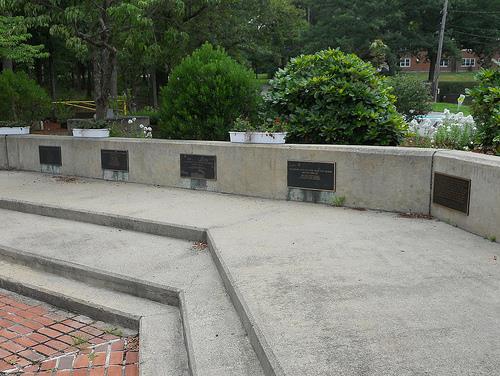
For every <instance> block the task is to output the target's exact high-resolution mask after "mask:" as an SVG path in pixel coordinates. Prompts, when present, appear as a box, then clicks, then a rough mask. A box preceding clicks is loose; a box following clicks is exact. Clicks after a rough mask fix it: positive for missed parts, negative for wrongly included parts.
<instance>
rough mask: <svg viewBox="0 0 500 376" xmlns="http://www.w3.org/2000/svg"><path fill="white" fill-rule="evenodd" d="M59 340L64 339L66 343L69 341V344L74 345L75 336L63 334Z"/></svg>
mask: <svg viewBox="0 0 500 376" xmlns="http://www.w3.org/2000/svg"><path fill="white" fill-rule="evenodd" d="M57 340H58V341H62V342H64V343H67V344H68V345H72V344H73V343H75V340H74V339H73V337H71V336H68V335H66V334H65V335H63V336H60V337H58V338H57Z"/></svg>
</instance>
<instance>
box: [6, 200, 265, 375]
mask: <svg viewBox="0 0 500 376" xmlns="http://www.w3.org/2000/svg"><path fill="white" fill-rule="evenodd" d="M0 218H2V219H3V221H2V228H0V246H2V245H4V246H7V247H12V248H16V249H20V250H22V251H26V252H31V253H34V254H36V255H39V256H41V257H50V258H54V259H57V260H61V261H65V262H73V263H75V264H78V265H81V266H82V267H89V268H94V269H98V270H100V271H101V272H103V273H106V272H109V273H115V274H118V275H121V276H126V277H130V278H136V279H139V280H142V281H145V282H148V283H156V284H161V285H167V286H173V287H175V288H177V289H180V290H182V291H183V298H184V303H185V307H184V308H185V311H184V312H185V315H186V321H187V322H188V328H189V331H190V339H191V343H192V350H193V353H194V362H193V369H196V371H197V374H198V375H210V376H211V375H218V376H221V375H222V376H223V375H231V376H233V375H236V376H238V375H241V376H247V375H252V376H253V375H256V376H259V375H263V371H262V367H261V365H260V362H259V360H258V359H257V356H256V354H255V352H254V351H253V349H252V346H251V344H250V342H249V340H248V338H247V335H246V333H245V330H244V328H243V326H242V324H241V321H240V319H239V317H238V314H237V312H236V310H235V309H234V307H233V305H232V303H231V300H230V298H229V296H228V295H227V293H226V290H225V288H224V285H223V283H222V281H221V278H220V276H219V273H218V271H217V269H216V267H215V265H214V263H213V261H212V258H211V256H210V253H209V252H208V250H207V249H204V248H203V247H202V248H195V247H193V243H192V242H188V241H183V240H179V239H172V238H168V237H164V236H155V235H149V234H144V233H139V232H133V231H127V230H121V229H117V228H113V227H103V226H99V225H93V224H88V223H80V222H74V221H70V220H64V219H57V218H49V217H43V216H38V215H33V214H25V213H19V212H14V211H9V210H0Z"/></svg>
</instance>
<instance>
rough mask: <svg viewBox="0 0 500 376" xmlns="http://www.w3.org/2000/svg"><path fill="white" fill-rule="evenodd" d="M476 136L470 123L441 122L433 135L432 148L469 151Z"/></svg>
mask: <svg viewBox="0 0 500 376" xmlns="http://www.w3.org/2000/svg"><path fill="white" fill-rule="evenodd" d="M475 135H476V130H475V126H474V124H472V123H463V124H461V123H458V122H447V121H445V122H443V124H441V125H440V126H438V128H437V129H436V132H435V133H434V145H433V146H434V147H436V148H439V149H455V150H471V149H473V148H474V139H475Z"/></svg>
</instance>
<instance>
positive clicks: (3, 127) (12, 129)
mask: <svg viewBox="0 0 500 376" xmlns="http://www.w3.org/2000/svg"><path fill="white" fill-rule="evenodd" d="M29 133H30V126H29V125H27V124H24V125H23V124H21V123H19V122H11V121H2V122H0V135H2V136H4V135H14V134H29Z"/></svg>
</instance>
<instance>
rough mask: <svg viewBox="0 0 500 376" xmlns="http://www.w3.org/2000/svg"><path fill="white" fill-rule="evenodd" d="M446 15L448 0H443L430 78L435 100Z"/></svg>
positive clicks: (435, 99) (435, 100)
mask: <svg viewBox="0 0 500 376" xmlns="http://www.w3.org/2000/svg"><path fill="white" fill-rule="evenodd" d="M447 17H448V0H444V6H443V18H442V20H441V31H440V32H439V45H438V51H437V57H436V65H435V67H434V79H433V80H432V98H433V99H434V102H437V99H438V91H439V73H440V72H441V58H442V57H443V43H444V32H445V31H446V18H447Z"/></svg>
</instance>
